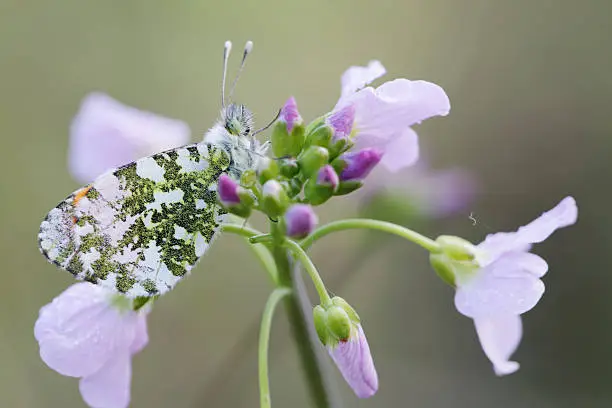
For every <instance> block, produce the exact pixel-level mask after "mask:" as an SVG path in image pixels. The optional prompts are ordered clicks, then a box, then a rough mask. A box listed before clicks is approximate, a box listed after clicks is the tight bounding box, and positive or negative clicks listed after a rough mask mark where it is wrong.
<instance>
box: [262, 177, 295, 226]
mask: <svg viewBox="0 0 612 408" xmlns="http://www.w3.org/2000/svg"><path fill="white" fill-rule="evenodd" d="M288 204H289V197H287V193H286V192H285V189H284V188H283V186H282V185H281V184H280V183H279V182H278V181H276V180H268V181H266V183H265V184H264V185H263V188H262V209H263V210H264V212H265V213H266V214H267V215H268V216H269V217H271V218H276V217H278V216H279V215H282V214H283V213H284V212H285V209H286V208H287V206H288Z"/></svg>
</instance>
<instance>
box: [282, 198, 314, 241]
mask: <svg viewBox="0 0 612 408" xmlns="http://www.w3.org/2000/svg"><path fill="white" fill-rule="evenodd" d="M285 222H286V223H287V235H288V236H290V237H292V238H304V237H306V236H307V235H308V234H310V233H311V232H312V230H313V229H314V228H315V227H316V225H317V223H318V222H319V219H318V217H317V214H315V212H314V211H313V209H312V207H311V206H309V205H307V204H295V205H293V206H292V207H291V208H289V210H287V213H286V214H285Z"/></svg>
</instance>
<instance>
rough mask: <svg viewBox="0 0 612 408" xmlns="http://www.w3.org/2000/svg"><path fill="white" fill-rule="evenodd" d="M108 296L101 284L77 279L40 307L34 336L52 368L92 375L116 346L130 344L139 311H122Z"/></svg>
mask: <svg viewBox="0 0 612 408" xmlns="http://www.w3.org/2000/svg"><path fill="white" fill-rule="evenodd" d="M109 296H110V295H109V293H108V292H107V291H106V290H104V289H102V288H101V287H99V286H96V285H92V284H91V283H87V282H83V283H77V284H74V285H72V286H70V287H69V288H68V289H66V290H65V291H64V292H62V293H61V294H60V295H59V296H58V297H56V298H55V299H53V301H52V302H51V303H50V304H48V305H46V306H44V307H43V308H41V310H40V315H39V317H38V320H37V321H36V324H35V326H34V336H35V337H36V340H38V343H39V346H40V357H41V358H42V360H43V361H44V362H45V363H46V364H47V365H48V366H49V367H50V368H52V369H53V370H55V371H57V372H59V373H60V374H62V375H67V376H71V377H82V376H87V375H91V374H93V373H94V372H96V371H98V370H99V369H100V367H102V366H103V365H104V364H106V362H107V361H108V359H109V358H111V357H112V356H113V354H114V353H115V352H116V350H117V349H127V348H128V347H129V345H130V344H131V343H132V342H133V340H134V333H135V325H134V324H133V323H135V322H134V318H135V316H136V315H135V314H131V315H124V316H122V315H120V313H119V311H118V310H116V309H114V308H112V307H110V306H109Z"/></svg>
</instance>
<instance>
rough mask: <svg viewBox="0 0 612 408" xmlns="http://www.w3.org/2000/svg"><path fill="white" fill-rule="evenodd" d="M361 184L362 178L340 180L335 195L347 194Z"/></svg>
mask: <svg viewBox="0 0 612 408" xmlns="http://www.w3.org/2000/svg"><path fill="white" fill-rule="evenodd" d="M362 186H363V181H362V180H348V181H341V182H340V184H339V185H338V191H336V193H335V195H337V196H341V195H345V194H349V193H352V192H353V191H355V190H357V189H359V188H361V187H362Z"/></svg>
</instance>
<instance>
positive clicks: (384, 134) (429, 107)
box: [334, 79, 450, 146]
mask: <svg viewBox="0 0 612 408" xmlns="http://www.w3.org/2000/svg"><path fill="white" fill-rule="evenodd" d="M349 103H352V104H354V106H355V128H356V129H357V136H356V137H357V140H358V141H360V142H361V143H363V142H365V143H366V144H367V145H368V146H369V145H376V143H381V142H387V141H389V140H390V139H391V138H392V137H394V136H395V135H397V134H399V133H401V132H403V131H404V129H405V128H407V127H409V126H412V125H414V124H417V123H420V122H421V121H423V120H425V119H427V118H430V117H432V116H436V115H446V114H448V112H449V110H450V103H449V101H448V97H447V96H446V93H444V90H443V89H442V88H440V87H439V86H438V85H436V84H433V83H431V82H426V81H409V80H407V79H396V80H393V81H390V82H386V83H384V84H383V85H381V86H380V87H379V88H378V89H376V90H374V89H373V88H370V87H368V88H364V89H362V90H361V91H358V92H357V93H355V94H352V95H350V96H348V97H346V98H341V99H340V101H339V102H338V105H336V108H334V110H338V109H340V108H342V107H343V106H344V105H346V104H349Z"/></svg>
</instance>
